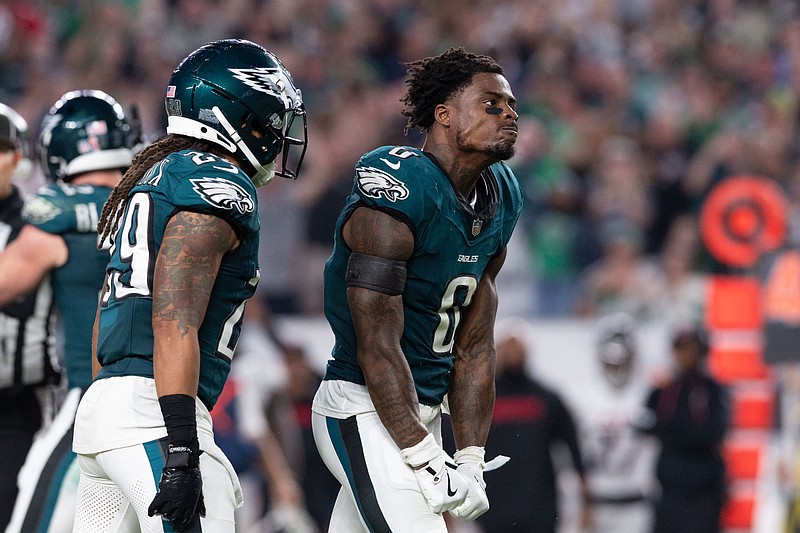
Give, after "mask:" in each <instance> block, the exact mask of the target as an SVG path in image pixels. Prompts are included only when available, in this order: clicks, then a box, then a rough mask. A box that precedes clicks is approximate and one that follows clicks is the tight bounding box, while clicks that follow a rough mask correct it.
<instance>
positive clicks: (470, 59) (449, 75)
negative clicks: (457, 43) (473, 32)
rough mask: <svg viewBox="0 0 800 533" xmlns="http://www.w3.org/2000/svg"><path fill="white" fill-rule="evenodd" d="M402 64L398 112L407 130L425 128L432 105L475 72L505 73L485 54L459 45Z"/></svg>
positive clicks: (428, 125) (461, 86) (428, 126)
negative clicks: (404, 89) (403, 89)
mask: <svg viewBox="0 0 800 533" xmlns="http://www.w3.org/2000/svg"><path fill="white" fill-rule="evenodd" d="M403 65H404V66H405V67H406V85H407V86H408V90H407V92H406V94H405V96H403V98H401V99H400V101H401V102H403V103H404V104H405V105H406V108H405V109H403V111H402V114H403V116H404V117H406V119H407V121H406V127H405V129H404V130H403V132H404V133H406V134H408V132H409V130H411V129H413V128H415V127H418V128H420V129H421V130H422V131H423V132H428V131H430V130H431V127H432V126H433V123H434V118H433V111H434V109H436V106H437V105H439V104H442V103H444V102H446V101H447V99H448V98H450V97H451V96H453V95H454V94H456V93H458V92H459V91H461V90H462V89H464V88H465V87H466V86H467V85H469V84H470V82H471V81H472V76H474V75H475V74H477V73H479V72H489V73H492V74H500V75H505V72H504V71H503V67H501V66H500V65H499V64H498V63H497V62H496V61H495V60H494V59H492V58H491V57H489V56H485V55H480V54H473V53H471V52H467V51H466V50H464V49H463V48H450V49H449V50H447V51H445V52H442V53H441V54H439V55H438V56H433V57H427V58H425V59H420V60H418V61H412V62H410V63H403Z"/></svg>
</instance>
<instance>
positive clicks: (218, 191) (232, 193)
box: [190, 178, 256, 214]
mask: <svg viewBox="0 0 800 533" xmlns="http://www.w3.org/2000/svg"><path fill="white" fill-rule="evenodd" d="M190 181H191V182H192V185H193V186H194V190H195V192H197V193H198V194H199V195H200V196H201V197H202V198H203V200H205V201H206V202H208V203H209V204H211V205H213V206H214V207H219V208H220V209H227V210H231V209H234V208H235V209H236V210H237V211H239V213H241V214H245V213H250V212H251V211H253V210H254V209H255V205H256V204H255V202H254V201H253V197H252V196H250V193H248V192H247V191H246V190H244V188H242V187H241V186H239V185H237V184H236V183H233V182H232V181H228V180H226V179H224V178H200V179H193V180H190Z"/></svg>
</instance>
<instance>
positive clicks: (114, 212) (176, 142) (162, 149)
mask: <svg viewBox="0 0 800 533" xmlns="http://www.w3.org/2000/svg"><path fill="white" fill-rule="evenodd" d="M189 149H192V150H198V151H200V152H209V153H212V154H215V155H218V156H221V155H222V154H224V153H226V152H225V151H224V150H222V149H221V148H219V147H217V145H215V144H213V143H211V142H209V141H204V140H201V139H195V138H194V137H186V136H184V135H167V136H166V137H162V138H161V139H159V140H157V141H155V142H154V143H153V144H151V145H149V146H147V147H146V148H145V149H144V150H142V151H141V152H139V153H138V154H136V156H135V157H134V158H133V161H132V162H131V166H130V167H129V168H128V170H127V171H125V175H124V176H123V177H122V181H120V182H119V183H118V184H117V186H116V187H114V190H112V191H111V194H110V195H109V196H108V200H107V201H106V203H105V205H104V206H103V212H102V213H101V214H100V221H99V222H98V223H97V233H99V234H100V239H99V240H98V242H99V243H103V242H106V239H107V238H108V237H109V235H112V234H114V233H115V232H116V231H117V226H118V223H119V219H120V217H121V216H122V213H123V211H124V210H125V205H126V204H127V202H128V193H129V192H131V189H133V186H134V185H136V182H137V181H139V179H141V177H142V176H144V174H145V172H147V171H148V170H150V168H151V167H152V166H153V165H155V164H156V163H158V162H159V161H161V160H162V159H164V158H165V157H166V156H168V155H169V154H171V153H173V152H180V151H181V150H189Z"/></svg>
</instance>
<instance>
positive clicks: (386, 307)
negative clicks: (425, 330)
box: [342, 207, 414, 371]
mask: <svg viewBox="0 0 800 533" xmlns="http://www.w3.org/2000/svg"><path fill="white" fill-rule="evenodd" d="M342 233H343V237H344V239H345V242H346V243H347V245H348V246H349V247H350V249H351V250H352V251H353V255H356V254H361V256H363V257H362V261H364V263H362V264H361V265H358V266H354V265H353V264H350V265H349V266H348V276H350V277H353V276H354V274H353V270H354V269H356V268H359V267H361V268H363V269H364V271H363V273H362V274H361V278H362V279H363V278H365V277H368V278H369V279H370V281H371V283H362V282H360V281H358V280H355V281H351V282H348V289H347V300H348V304H349V306H350V313H351V316H352V317H353V325H354V327H355V330H356V336H357V339H358V344H359V350H358V354H359V355H358V356H359V360H360V361H361V363H362V366H365V367H367V368H368V367H369V366H370V361H369V359H370V358H373V357H386V356H387V355H390V354H395V353H400V354H402V353H401V352H400V351H399V345H400V337H401V336H402V333H403V326H404V321H403V297H402V290H401V287H400V282H399V281H398V279H397V278H398V276H399V275H400V274H398V269H404V263H405V261H406V260H407V259H408V258H409V257H411V253H412V252H413V249H414V237H413V235H412V233H411V230H410V229H409V228H408V226H407V225H406V224H404V223H403V222H400V221H399V220H397V219H395V218H393V217H392V216H390V215H388V214H386V213H384V212H381V211H377V210H375V209H370V208H366V207H361V208H358V209H356V210H355V211H354V212H353V214H352V215H351V216H350V218H349V219H348V221H347V222H346V223H345V225H344V228H343V230H342ZM351 260H352V258H351ZM403 283H404V281H403ZM398 292H399V293H400V294H398ZM367 368H365V370H367ZM367 371H368V370H367Z"/></svg>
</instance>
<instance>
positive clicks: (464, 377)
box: [447, 254, 504, 449]
mask: <svg viewBox="0 0 800 533" xmlns="http://www.w3.org/2000/svg"><path fill="white" fill-rule="evenodd" d="M503 259H504V254H502V255H501V256H499V257H498V258H496V259H494V260H493V261H492V262H491V263H490V264H489V267H488V268H487V270H486V272H485V274H484V277H483V279H481V282H480V284H479V285H478V290H477V291H476V292H475V296H474V297H473V299H472V303H471V304H470V305H469V307H467V308H466V310H465V312H464V321H463V323H462V325H461V331H460V333H459V337H458V339H457V341H456V345H455V348H454V350H453V357H454V362H453V370H452V372H451V373H450V388H449V390H448V393H447V399H448V404H449V406H450V416H451V420H452V424H453V437H454V438H455V443H456V447H457V448H459V449H462V448H464V447H466V446H484V445H485V444H486V438H487V437H488V435H489V426H490V425H491V422H492V412H493V410H494V398H495V384H494V373H495V359H496V354H495V347H494V321H495V317H496V316H497V290H496V287H495V283H494V281H495V276H496V275H497V272H498V271H499V269H500V266H501V265H502V262H503Z"/></svg>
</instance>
